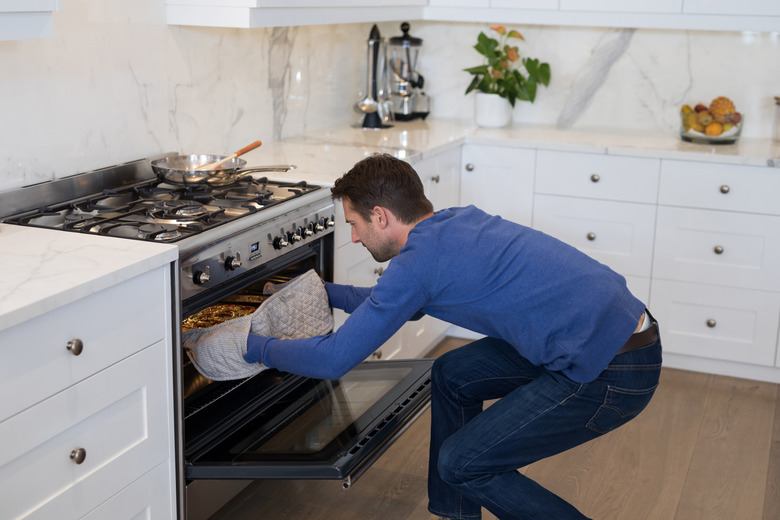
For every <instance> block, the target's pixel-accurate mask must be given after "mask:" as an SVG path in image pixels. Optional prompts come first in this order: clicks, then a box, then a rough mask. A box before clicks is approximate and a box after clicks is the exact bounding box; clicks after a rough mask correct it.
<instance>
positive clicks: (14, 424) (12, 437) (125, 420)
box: [0, 342, 173, 518]
mask: <svg viewBox="0 0 780 520" xmlns="http://www.w3.org/2000/svg"><path fill="white" fill-rule="evenodd" d="M170 355H171V354H170V350H169V347H168V346H167V344H166V343H165V342H160V343H157V344H155V345H153V346H151V347H149V348H147V349H145V350H143V351H141V352H139V353H137V354H135V355H133V356H131V357H130V358H128V359H126V360H123V361H121V362H119V363H117V364H115V365H113V366H111V367H109V368H107V369H105V370H103V371H101V372H99V373H98V374H96V375H94V376H92V377H90V378H88V379H86V380H84V381H82V382H80V383H78V384H76V385H74V386H72V387H70V388H68V389H66V390H64V391H62V392H59V393H57V394H55V395H53V396H52V397H50V398H48V399H47V400H45V401H43V402H41V403H39V404H37V405H36V406H33V407H32V408H28V409H27V410H25V411H23V412H21V413H18V414H16V415H15V416H13V417H11V418H10V419H7V420H6V421H3V422H2V423H0V444H2V446H3V451H2V453H0V504H2V510H3V516H4V517H7V518H17V517H19V516H23V515H30V516H31V517H33V518H80V517H81V516H83V515H84V514H86V513H87V512H89V511H91V510H92V509H94V508H95V507H97V506H98V505H99V504H101V503H102V502H104V501H105V500H107V499H108V498H109V497H111V496H113V495H114V494H115V493H117V492H118V491H119V490H121V489H122V488H124V487H126V486H127V485H129V484H131V483H132V482H133V481H135V480H136V479H137V478H139V477H141V476H142V475H144V474H145V473H146V472H147V471H149V470H150V469H151V468H153V467H155V466H157V465H158V464H161V463H162V462H164V461H165V460H167V459H169V458H170V454H171V443H172V442H173V435H172V433H171V432H172V431H173V426H172V424H170V423H171V421H172V420H173V410H172V408H171V406H170V399H169V395H170V393H171V392H172V385H173V383H172V381H171V374H172V367H171V366H170V362H169V358H170ZM78 450H83V454H84V455H85V456H84V458H83V460H81V461H80V462H79V459H78V458H77V455H78V453H80V452H79V451H78ZM170 480H172V478H171V477H169V480H168V481H169V482H170ZM170 492H171V489H170V486H165V487H163V488H160V489H158V490H156V491H155V493H163V494H170Z"/></svg>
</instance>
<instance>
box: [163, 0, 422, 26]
mask: <svg viewBox="0 0 780 520" xmlns="http://www.w3.org/2000/svg"><path fill="white" fill-rule="evenodd" d="M165 3H166V9H167V17H168V23H169V24H172V25H201V26H209V27H239V28H249V27H283V26H292V25H322V24H337V23H363V22H387V21H396V20H406V19H411V20H421V19H423V7H424V6H425V5H426V3H427V0H388V1H385V2H382V5H381V6H378V5H377V3H376V2H372V1H370V0H166V2H165Z"/></svg>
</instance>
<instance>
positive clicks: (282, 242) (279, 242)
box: [274, 237, 290, 249]
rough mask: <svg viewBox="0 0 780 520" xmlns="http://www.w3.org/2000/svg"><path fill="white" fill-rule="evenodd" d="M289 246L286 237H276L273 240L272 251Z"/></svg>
mask: <svg viewBox="0 0 780 520" xmlns="http://www.w3.org/2000/svg"><path fill="white" fill-rule="evenodd" d="M289 245H290V244H289V243H288V242H287V237H276V238H274V249H282V248H283V247H287V246H289Z"/></svg>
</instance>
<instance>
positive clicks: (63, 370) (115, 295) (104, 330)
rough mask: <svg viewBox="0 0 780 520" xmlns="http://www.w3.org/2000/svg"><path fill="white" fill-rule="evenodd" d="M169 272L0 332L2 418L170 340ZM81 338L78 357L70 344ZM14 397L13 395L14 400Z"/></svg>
mask: <svg viewBox="0 0 780 520" xmlns="http://www.w3.org/2000/svg"><path fill="white" fill-rule="evenodd" d="M166 272H167V271H166V268H159V269H156V270H154V271H150V272H148V273H146V274H143V275H141V276H139V277H137V278H134V279H132V280H128V281H126V282H123V283H121V284H118V285H115V286H113V287H110V288H108V289H105V290H103V291H100V292H99V293H95V294H93V295H90V296H88V297H86V298H83V299H81V300H79V301H77V302H74V303H72V304H70V305H68V306H65V307H60V308H58V309H55V310H53V311H51V312H49V313H46V314H44V315H42V316H40V317H38V318H35V319H32V320H30V321H28V322H25V323H22V324H19V325H17V326H15V327H12V328H10V329H8V330H6V331H4V332H2V333H0V356H1V357H2V359H3V363H0V395H3V396H8V398H6V399H2V400H0V418H5V417H9V416H11V415H13V414H15V413H17V412H19V411H21V410H24V409H25V408H27V407H29V406H31V405H33V404H35V403H37V402H39V401H41V400H42V399H45V398H46V397H48V396H50V395H52V394H54V393H56V392H59V391H60V390H62V389H64V388H67V387H68V386H70V385H72V384H74V383H76V382H78V381H81V380H83V379H85V378H86V377H89V376H90V375H92V374H94V373H96V372H97V371H98V370H101V369H103V368H105V367H107V366H109V365H111V364H113V363H116V362H117V361H119V360H120V359H123V358H126V357H128V356H130V355H131V354H133V353H134V352H137V351H139V350H140V349H142V348H144V347H148V346H149V345H151V344H153V343H155V342H157V341H160V340H162V339H163V338H165V337H166V323H167V320H168V319H169V318H170V309H169V307H170V303H169V302H170V299H169V298H168V297H167V296H166V290H167V289H168V285H169V284H167V283H166V276H165V273H166ZM74 339H79V340H81V342H82V344H83V351H82V352H81V354H79V355H78V356H76V355H73V354H72V353H71V352H70V351H69V350H68V349H67V345H68V342H70V341H71V340H74ZM11 396H12V397H11Z"/></svg>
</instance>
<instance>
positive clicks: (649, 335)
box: [616, 313, 658, 355]
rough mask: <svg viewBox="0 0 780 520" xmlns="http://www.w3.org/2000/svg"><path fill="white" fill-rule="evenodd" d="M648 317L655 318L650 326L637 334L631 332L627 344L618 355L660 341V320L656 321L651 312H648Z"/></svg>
mask: <svg viewBox="0 0 780 520" xmlns="http://www.w3.org/2000/svg"><path fill="white" fill-rule="evenodd" d="M647 317H648V318H650V319H651V320H653V322H652V324H651V325H650V328H649V329H646V330H643V331H642V332H637V333H636V334H631V337H630V338H628V341H626V344H625V345H623V347H622V348H621V349H620V350H619V351H618V353H617V354H616V355H620V354H625V353H626V352H631V351H632V350H636V349H638V348H642V347H646V346H648V345H652V344H653V343H655V342H656V341H658V322H657V321H655V319H654V318H653V317H652V316H651V315H650V313H648V316H647Z"/></svg>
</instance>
